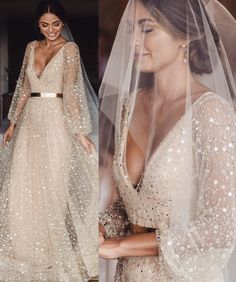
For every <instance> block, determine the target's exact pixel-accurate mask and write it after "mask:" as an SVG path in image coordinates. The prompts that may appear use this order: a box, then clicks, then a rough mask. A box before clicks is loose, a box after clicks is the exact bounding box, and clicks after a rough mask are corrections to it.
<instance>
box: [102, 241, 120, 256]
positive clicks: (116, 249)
mask: <svg viewBox="0 0 236 282" xmlns="http://www.w3.org/2000/svg"><path fill="white" fill-rule="evenodd" d="M121 240H122V238H121V237H120V238H109V239H105V240H104V242H103V244H102V245H101V246H100V248H99V251H98V254H99V256H100V257H102V258H105V259H117V258H119V257H121V252H120V251H121V250H120V243H121Z"/></svg>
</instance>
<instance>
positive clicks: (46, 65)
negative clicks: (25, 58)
mask: <svg viewBox="0 0 236 282" xmlns="http://www.w3.org/2000/svg"><path fill="white" fill-rule="evenodd" d="M68 42H69V41H66V42H65V43H64V44H63V46H62V47H61V48H59V49H58V51H57V52H56V53H55V54H54V55H53V56H52V58H51V59H50V60H49V61H48V62H47V64H45V66H44V68H43V69H42V71H41V72H40V74H39V75H38V74H37V72H36V63H35V47H36V43H37V41H35V43H34V48H33V62H32V64H33V66H32V67H33V72H34V73H35V75H36V77H37V78H38V79H39V80H40V79H41V77H42V75H43V74H44V72H45V70H46V69H47V67H48V66H49V65H50V64H51V63H52V62H53V60H54V59H55V58H56V57H57V55H58V54H59V53H60V51H61V50H62V49H63V48H64V47H65V45H66V44H67V43H68Z"/></svg>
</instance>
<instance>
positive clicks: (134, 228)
mask: <svg viewBox="0 0 236 282" xmlns="http://www.w3.org/2000/svg"><path fill="white" fill-rule="evenodd" d="M155 230H156V229H155V228H149V227H144V226H139V225H137V224H131V232H132V233H147V232H154V231H155Z"/></svg>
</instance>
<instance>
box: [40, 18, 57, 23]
mask: <svg viewBox="0 0 236 282" xmlns="http://www.w3.org/2000/svg"><path fill="white" fill-rule="evenodd" d="M59 21H60V19H59V20H56V21H54V22H52V24H54V23H57V22H59ZM41 23H43V24H48V23H47V22H43V21H42V22H41Z"/></svg>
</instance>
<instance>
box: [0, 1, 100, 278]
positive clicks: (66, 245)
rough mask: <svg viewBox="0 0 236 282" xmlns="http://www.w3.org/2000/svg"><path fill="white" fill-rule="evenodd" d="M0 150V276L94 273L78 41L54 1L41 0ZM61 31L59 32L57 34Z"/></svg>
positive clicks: (88, 145)
mask: <svg viewBox="0 0 236 282" xmlns="http://www.w3.org/2000/svg"><path fill="white" fill-rule="evenodd" d="M36 24H37V28H38V29H39V31H40V33H41V35H42V38H43V39H42V40H39V41H33V42H30V43H29V44H28V46H27V48H26V51H25V57H24V61H23V65H22V69H21V73H20V77H19V80H18V83H17V86H16V90H15V93H14V96H13V101H12V104H11V108H10V111H9V116H8V117H9V120H10V126H9V128H8V129H7V131H6V132H5V134H4V149H3V150H2V152H1V156H0V188H1V191H0V201H1V205H0V214H1V216H0V236H1V240H0V246H1V247H0V280H1V281H88V280H89V278H91V277H94V276H96V275H97V251H96V248H97V246H96V238H97V230H96V228H94V226H95V225H96V222H97V221H96V214H97V209H96V204H97V200H96V198H97V195H96V191H97V164H96V163H97V161H96V153H95V151H94V145H93V143H92V142H91V141H90V139H89V138H88V134H89V133H90V132H91V129H92V127H91V122H90V113H89V109H88V105H87V98H86V93H85V87H86V84H85V81H84V78H83V75H82V70H81V64H80V54H79V49H78V46H77V45H76V44H75V43H73V42H69V41H67V40H66V38H65V37H63V36H64V34H66V17H65V11H64V8H63V7H62V6H61V4H60V3H59V2H58V1H55V0H45V1H41V2H40V3H39V5H38V7H37V10H36ZM62 34H63V35H62Z"/></svg>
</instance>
